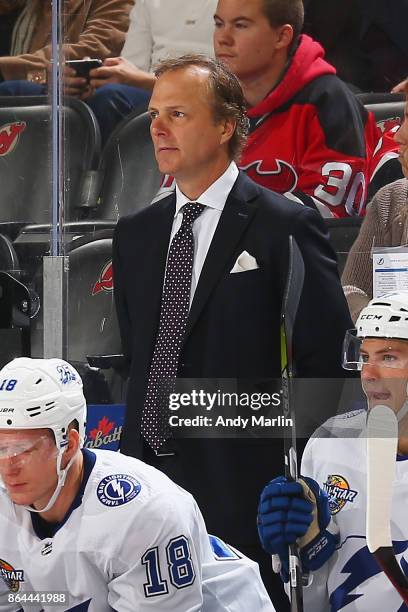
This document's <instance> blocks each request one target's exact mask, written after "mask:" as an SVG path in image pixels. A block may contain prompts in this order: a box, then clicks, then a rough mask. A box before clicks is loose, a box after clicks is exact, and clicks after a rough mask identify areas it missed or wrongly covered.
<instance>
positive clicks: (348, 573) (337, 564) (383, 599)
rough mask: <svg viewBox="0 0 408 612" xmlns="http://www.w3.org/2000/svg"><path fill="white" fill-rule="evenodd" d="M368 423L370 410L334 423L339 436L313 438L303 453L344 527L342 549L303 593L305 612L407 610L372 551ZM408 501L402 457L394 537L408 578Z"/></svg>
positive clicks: (305, 466) (305, 467) (407, 467)
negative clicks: (369, 537)
mask: <svg viewBox="0 0 408 612" xmlns="http://www.w3.org/2000/svg"><path fill="white" fill-rule="evenodd" d="M365 421H366V412H365V411H358V412H353V413H348V414H345V415H342V416H338V417H335V418H334V419H331V420H330V421H328V425H327V428H328V429H329V430H330V429H331V431H332V432H333V431H334V434H335V436H336V438H319V437H314V438H312V439H311V440H309V442H308V444H307V446H306V449H305V452H304V455H303V459H302V469H301V474H302V475H304V476H311V477H312V478H314V479H315V480H316V481H317V482H318V483H319V485H320V487H321V488H322V489H325V490H326V491H327V493H328V494H329V497H330V510H331V514H332V517H333V520H334V521H335V522H336V523H337V524H338V526H339V529H340V545H339V548H338V550H337V551H336V552H335V554H334V555H333V557H331V559H330V560H329V561H328V563H326V564H325V565H324V566H323V567H322V568H321V569H320V570H319V571H317V572H315V573H314V575H313V581H312V584H311V585H310V586H309V587H307V588H305V589H304V590H303V593H304V598H305V612H329V611H330V612H338V611H341V612H377V611H378V612H405V611H408V606H406V605H405V604H404V603H403V602H402V600H401V597H400V596H399V595H398V593H397V591H396V590H395V589H394V587H393V586H392V584H391V583H390V582H389V580H388V578H387V577H386V575H385V574H384V573H383V572H382V571H381V569H380V567H379V566H378V564H377V562H376V560H375V559H374V557H373V556H372V555H371V554H370V552H369V550H368V548H367V543H366V539H365V532H366V507H367V493H366V491H367V482H366V481H367V474H366V437H365ZM342 436H343V437H342ZM349 436H357V437H349ZM407 503H408V460H404V459H403V458H398V461H397V462H396V476H395V484H394V494H393V499H392V519H391V535H392V540H393V545H394V551H395V553H396V556H397V558H398V560H399V562H400V564H401V567H402V568H403V570H404V571H405V573H407V574H408V520H407Z"/></svg>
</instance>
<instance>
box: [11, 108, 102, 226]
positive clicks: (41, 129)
mask: <svg viewBox="0 0 408 612" xmlns="http://www.w3.org/2000/svg"><path fill="white" fill-rule="evenodd" d="M63 109H64V115H63V117H64V136H65V153H64V166H65V176H66V184H65V187H66V200H65V202H66V207H65V220H66V221H70V220H75V219H77V218H79V217H80V212H79V210H78V208H77V207H78V204H79V202H80V201H81V200H82V199H83V198H82V191H83V188H84V185H85V184H86V181H87V176H86V175H87V172H88V171H89V170H91V169H93V168H95V167H96V165H97V163H98V159H99V153H100V134H99V128H98V126H97V123H96V120H95V117H94V115H93V113H92V111H91V110H90V109H89V108H88V106H87V105H86V104H84V103H83V102H81V101H79V100H74V99H72V100H71V99H69V100H67V101H66V103H65V106H64V107H63ZM51 172H52V116H51V106H50V105H49V100H48V98H47V96H30V97H26V96H15V97H11V96H2V97H0V183H1V190H0V222H10V221H13V222H25V223H47V222H50V221H51V195H52V194H51V189H52V180H51V179H52V176H51Z"/></svg>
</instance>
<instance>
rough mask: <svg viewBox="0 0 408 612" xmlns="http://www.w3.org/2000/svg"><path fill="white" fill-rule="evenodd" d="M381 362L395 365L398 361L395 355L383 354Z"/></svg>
mask: <svg viewBox="0 0 408 612" xmlns="http://www.w3.org/2000/svg"><path fill="white" fill-rule="evenodd" d="M383 361H385V362H386V363H395V362H397V361H398V357H396V356H395V355H391V353H385V354H384V355H383Z"/></svg>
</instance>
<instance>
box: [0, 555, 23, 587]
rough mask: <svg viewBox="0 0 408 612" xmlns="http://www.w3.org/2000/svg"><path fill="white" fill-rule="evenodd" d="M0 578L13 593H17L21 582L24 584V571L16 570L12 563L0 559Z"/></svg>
mask: <svg viewBox="0 0 408 612" xmlns="http://www.w3.org/2000/svg"><path fill="white" fill-rule="evenodd" d="M0 578H2V579H3V581H4V582H5V583H6V585H7V586H8V588H9V589H10V591H11V592H12V593H17V591H18V590H19V588H20V582H24V570H16V569H14V567H13V566H12V565H10V563H8V562H7V561H5V560H4V559H0Z"/></svg>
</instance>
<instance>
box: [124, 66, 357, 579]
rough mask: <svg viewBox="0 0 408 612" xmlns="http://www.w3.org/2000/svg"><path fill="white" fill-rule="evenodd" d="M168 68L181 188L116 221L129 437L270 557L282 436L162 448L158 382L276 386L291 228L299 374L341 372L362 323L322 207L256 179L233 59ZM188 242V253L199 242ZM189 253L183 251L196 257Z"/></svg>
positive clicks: (161, 153)
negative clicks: (266, 513)
mask: <svg viewBox="0 0 408 612" xmlns="http://www.w3.org/2000/svg"><path fill="white" fill-rule="evenodd" d="M157 77H158V78H157V83H156V85H155V88H154V91H153V95H152V98H151V102H150V115H151V119H152V123H151V135H152V139H153V143H154V147H155V154H156V158H157V162H158V165H159V168H160V170H161V171H162V172H163V173H165V174H171V175H173V176H175V178H176V183H177V187H176V191H175V193H172V194H171V195H170V196H168V197H166V198H164V199H162V200H160V201H158V202H156V203H154V204H152V205H151V206H148V207H147V208H145V209H143V210H142V211H139V212H138V213H136V214H134V215H131V216H129V217H126V218H122V219H120V220H119V223H118V225H117V228H116V231H115V236H114V244H113V264H114V279H115V297H116V305H117V312H118V319H119V324H120V330H121V337H122V342H123V348H124V353H125V356H126V358H127V360H128V362H129V366H130V378H129V387H128V398H127V412H126V420H125V426H124V430H123V433H122V444H121V448H122V450H123V452H125V453H126V454H130V455H134V456H137V457H140V458H142V459H143V460H145V461H147V462H150V463H152V464H154V465H155V466H156V467H159V468H160V469H162V470H164V471H165V472H166V473H168V475H169V476H171V477H172V478H174V479H175V480H176V481H177V482H179V483H180V484H181V485H182V486H184V487H185V488H187V489H188V490H189V491H190V492H192V493H193V494H194V496H195V497H196V498H197V500H198V503H199V504H200V506H201V508H202V511H203V514H204V517H205V519H206V522H207V524H208V528H209V530H210V531H213V532H216V533H217V534H219V535H221V536H222V537H224V538H225V539H227V540H228V541H230V543H232V544H234V545H237V546H238V545H239V546H240V547H241V548H242V549H243V550H245V551H246V552H248V553H249V556H252V557H256V558H257V559H258V560H259V559H260V557H261V555H262V553H260V552H258V551H259V548H258V544H257V539H256V538H257V534H256V524H255V516H256V506H257V499H258V494H259V491H260V490H261V489H262V487H263V485H264V483H265V482H266V481H267V480H269V479H270V478H271V471H272V472H274V470H276V473H279V470H281V469H282V463H283V460H282V445H281V443H280V441H279V440H277V439H275V440H271V439H269V440H266V439H263V440H262V439H261V440H245V439H244V440H242V439H241V440H239V439H233V440H230V439H224V440H223V439H221V440H220V439H198V440H197V439H187V438H180V439H177V440H174V439H173V440H170V444H169V440H166V442H164V444H163V445H162V446H161V447H159V448H157V446H158V442H157V441H158V440H159V441H160V440H162V438H163V437H164V438H165V437H166V436H165V435H164V436H163V435H162V434H163V430H161V433H160V434H157V436H156V437H154V436H153V438H154V439H153V441H152V440H150V433H151V432H150V429H156V428H157V427H158V426H159V425H158V421H159V420H160V419H159V418H156V417H157V415H158V414H159V413H158V411H157V410H156V412H155V411H154V410H152V401H151V400H152V397H153V395H154V393H153V391H154V389H153V386H152V381H153V380H156V381H157V379H158V378H160V376H162V377H171V376H172V374H171V367H170V368H168V369H166V367H167V365H168V363H169V362H170V361H172V360H173V361H174V363H175V369H174V376H177V377H178V378H195V379H200V378H211V379H223V378H229V379H239V380H241V381H243V380H244V379H245V380H249V379H251V380H252V382H253V388H256V386H257V382H256V381H258V383H259V384H260V385H261V387H262V383H263V381H265V380H267V379H271V378H273V377H275V378H278V377H280V336H279V323H280V311H281V305H282V296H283V291H284V287H285V283H286V278H287V273H288V237H289V235H290V234H293V236H294V237H295V239H296V241H297V243H298V245H299V247H300V250H301V252H302V255H303V259H304V262H305V268H306V275H305V283H304V289H303V293H302V297H301V302H300V306H299V315H298V318H297V322H296V325H295V330H294V352H295V356H296V362H297V370H298V374H299V375H300V376H304V377H312V376H314V377H330V376H331V377H335V376H341V366H340V361H341V344H342V339H343V336H344V332H345V330H346V329H347V328H349V327H352V323H351V320H350V317H349V314H348V310H347V305H346V302H345V299H344V296H343V293H342V289H341V286H340V282H339V278H338V273H337V266H336V261H335V257H334V253H333V252H332V249H331V248H330V246H329V243H328V240H327V232H326V229H325V226H324V222H323V220H322V219H321V217H320V215H319V214H318V213H317V212H315V211H314V210H311V209H310V208H307V207H305V206H301V205H300V204H297V203H295V202H292V201H290V200H288V199H286V198H285V197H283V196H280V195H277V194H275V193H273V192H271V191H269V190H267V189H265V188H263V187H261V186H259V185H257V184H255V183H254V182H253V181H252V180H250V179H249V178H248V177H247V176H246V175H245V174H244V173H241V172H239V171H238V169H237V167H236V164H235V162H234V159H237V158H238V157H239V153H240V150H241V148H242V146H243V144H244V141H245V136H244V134H245V130H246V120H245V106H244V99H243V95H242V91H241V87H240V85H239V83H238V81H237V79H236V78H235V77H234V76H233V75H232V74H231V73H230V72H229V70H228V69H227V68H226V67H224V66H222V65H221V64H218V63H216V62H214V61H212V60H209V59H208V60H207V59H200V58H197V57H195V56H185V57H184V58H179V59H178V60H168V61H167V62H164V63H162V64H161V67H160V68H159V70H158V71H157ZM135 154H137V151H135ZM188 203H193V204H192V206H197V203H199V205H202V212H201V214H199V215H198V217H197V218H196V220H195V221H194V222H193V224H192V239H193V241H194V256H193V258H192V259H193V261H192V270H191V271H190V279H189V281H188V297H187V308H186V309H185V316H184V321H182V322H181V323H180V320H177V321H176V320H175V317H177V315H178V314H179V312H180V310H182V309H183V308H185V307H184V306H183V305H182V304H180V302H181V301H182V295H181V294H182V293H183V291H184V290H183V287H184V285H185V268H183V267H182V269H181V271H176V272H174V270H173V265H174V261H173V259H174V253H173V245H174V242H175V241H176V242H177V240H179V238H178V236H179V234H178V232H182V227H181V226H182V224H183V223H184V211H183V205H185V206H186V207H189V206H190V204H188ZM182 217H183V221H182ZM190 227H191V224H190ZM183 248H184V249H185V250H184V251H183V253H186V252H187V251H188V246H184V247H183ZM188 258H189V255H185V256H184V259H183V256H182V259H183V262H182V264H183V265H184V264H185V262H186V260H187V259H188ZM232 270H234V271H235V270H242V271H239V272H237V273H232V272H231V271H232ZM174 274H175V276H174ZM172 278H176V282H175V284H174V283H173V286H171V279H172ZM177 279H180V281H179V285H180V286H179V291H178V294H177V284H178V281H177ZM175 285H176V294H177V295H176V297H175V298H174V296H172V295H171V290H172V289H174V287H175ZM173 299H174V300H175V301H174V304H175V306H172V305H170V307H169V303H170V304H172V300H173ZM184 299H185V298H184ZM178 300H179V301H178ZM180 325H181V327H180ZM172 330H173V331H172ZM174 330H176V331H174ZM176 336H177V337H176ZM169 347H170V349H169ZM174 351H175V352H174ZM163 354H166V355H167V356H168V359H167V361H163V359H162V356H163ZM158 372H159V374H158ZM160 372H161V374H160ZM163 372H164V374H163ZM254 381H255V382H254ZM310 409H312V407H310ZM159 416H160V415H159ZM146 423H147V425H146ZM142 432H143V435H142ZM146 439H149V440H150V441H149V443H147V442H146ZM152 446H153V448H154V450H152ZM172 453H174V454H172ZM264 559H265V561H266V565H267V567H268V570H269V572H270V560H268V559H267V557H264Z"/></svg>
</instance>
